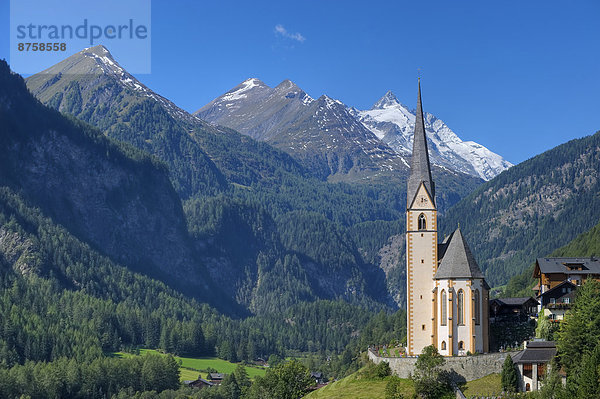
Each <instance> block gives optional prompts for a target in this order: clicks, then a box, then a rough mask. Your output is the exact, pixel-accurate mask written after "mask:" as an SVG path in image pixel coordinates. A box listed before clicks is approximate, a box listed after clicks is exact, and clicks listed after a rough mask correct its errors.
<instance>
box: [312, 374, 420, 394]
mask: <svg viewBox="0 0 600 399" xmlns="http://www.w3.org/2000/svg"><path fill="white" fill-rule="evenodd" d="M390 378H396V377H386V378H384V379H382V380H375V379H366V378H360V377H359V376H358V373H354V374H351V375H349V376H348V377H346V378H344V379H341V380H339V381H336V382H333V383H331V384H329V385H327V386H326V387H323V388H321V389H318V390H316V391H314V392H311V393H310V394H308V395H306V396H305V398H306V399H333V398H335V399H338V398H339V399H379V398H385V386H386V385H387V383H388V380H389V379H390ZM400 381H401V384H402V388H403V390H404V392H403V394H404V396H405V397H407V398H411V397H412V396H413V395H414V393H415V390H414V388H413V383H412V381H410V380H405V379H401V380H400Z"/></svg>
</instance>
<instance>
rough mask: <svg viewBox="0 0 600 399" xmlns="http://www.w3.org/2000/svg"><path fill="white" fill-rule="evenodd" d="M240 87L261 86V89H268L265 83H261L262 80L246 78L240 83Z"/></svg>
mask: <svg viewBox="0 0 600 399" xmlns="http://www.w3.org/2000/svg"><path fill="white" fill-rule="evenodd" d="M240 85H246V86H251V87H254V86H263V87H268V86H267V85H266V84H265V82H263V81H262V80H260V79H258V78H248V79H246V80H244V81H243V82H242V83H240Z"/></svg>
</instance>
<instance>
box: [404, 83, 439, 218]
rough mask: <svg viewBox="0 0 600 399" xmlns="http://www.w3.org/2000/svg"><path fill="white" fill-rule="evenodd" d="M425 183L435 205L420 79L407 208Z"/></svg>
mask: <svg viewBox="0 0 600 399" xmlns="http://www.w3.org/2000/svg"><path fill="white" fill-rule="evenodd" d="M421 183H423V184H424V185H425V188H426V189H427V191H428V192H429V195H430V196H431V199H432V201H433V202H434V205H435V185H434V183H433V179H432V178H431V167H430V165H429V152H428V150H427V137H426V136H425V121H424V118H423V106H422V105H421V79H420V78H419V97H418V99H417V118H416V121H415V135H414V138H413V152H412V159H411V161H410V176H409V178H408V187H407V192H406V200H407V205H406V206H407V207H410V206H411V204H412V202H413V200H414V198H415V196H416V195H417V191H418V190H419V186H420V185H421Z"/></svg>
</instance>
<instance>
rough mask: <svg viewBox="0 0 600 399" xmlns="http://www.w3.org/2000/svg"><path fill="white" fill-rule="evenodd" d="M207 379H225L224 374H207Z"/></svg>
mask: <svg viewBox="0 0 600 399" xmlns="http://www.w3.org/2000/svg"><path fill="white" fill-rule="evenodd" d="M208 378H210V379H211V380H222V379H223V378H225V374H223V373H208Z"/></svg>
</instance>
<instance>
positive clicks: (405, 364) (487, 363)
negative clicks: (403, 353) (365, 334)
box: [368, 349, 508, 382]
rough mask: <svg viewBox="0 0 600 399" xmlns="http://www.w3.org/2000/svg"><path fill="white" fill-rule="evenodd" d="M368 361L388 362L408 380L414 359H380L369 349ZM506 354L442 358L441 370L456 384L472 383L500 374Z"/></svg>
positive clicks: (399, 374)
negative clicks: (449, 374) (449, 375)
mask: <svg viewBox="0 0 600 399" xmlns="http://www.w3.org/2000/svg"><path fill="white" fill-rule="evenodd" d="M368 352H369V359H371V361H372V362H373V363H375V364H379V363H380V362H381V361H385V362H388V363H389V365H390V368H391V369H392V372H393V373H394V375H397V376H398V377H400V378H408V377H409V375H410V374H411V373H412V371H413V370H414V368H415V364H416V362H417V358H416V357H381V356H379V355H377V354H375V353H374V352H373V351H372V350H371V349H369V351H368ZM507 354H508V353H507V352H504V353H487V354H482V355H476V356H456V357H444V359H445V360H446V362H445V363H444V365H443V366H442V369H444V370H447V371H449V372H450V373H451V376H452V378H453V379H454V380H455V381H456V382H463V381H472V380H476V379H478V378H482V377H485V376H486V375H490V374H493V373H501V372H502V364H503V363H504V360H506V355H507Z"/></svg>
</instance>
